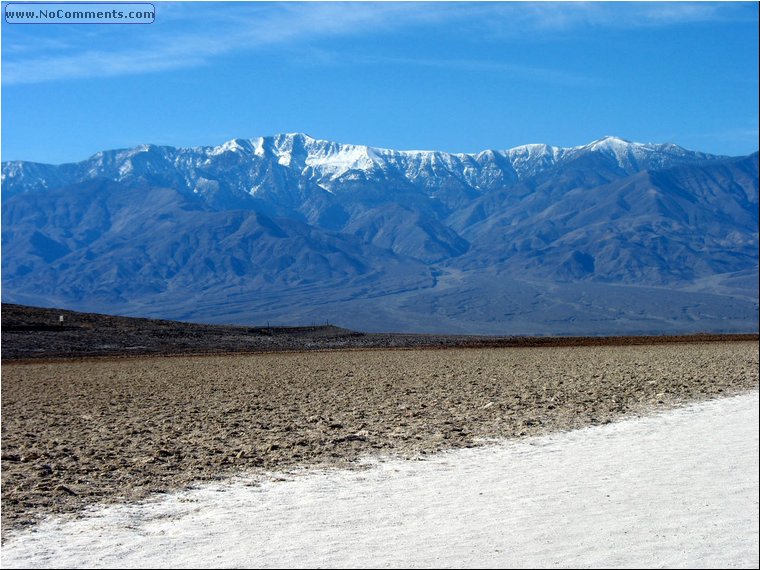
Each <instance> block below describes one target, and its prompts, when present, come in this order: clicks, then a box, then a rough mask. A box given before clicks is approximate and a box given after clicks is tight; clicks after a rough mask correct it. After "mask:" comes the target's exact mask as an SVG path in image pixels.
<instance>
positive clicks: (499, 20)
mask: <svg viewBox="0 0 760 570" xmlns="http://www.w3.org/2000/svg"><path fill="white" fill-rule="evenodd" d="M612 4H618V3H612ZM612 4H610V3H596V2H591V3H543V2H542V3H535V4H533V3H522V2H519V3H440V4H439V3H407V2H378V3H374V2H371V3H351V4H346V3H341V2H338V3H317V2H314V3H311V2H309V3H288V2H284V3H273V4H270V3H224V4H216V5H214V4H213V3H195V2H192V3H160V2H158V3H156V5H157V17H156V23H155V24H152V25H146V26H102V27H98V26H93V27H88V30H86V31H82V29H81V28H83V27H82V26H79V27H78V26H69V27H67V28H66V29H64V28H63V27H61V28H60V29H58V30H56V33H58V35H57V36H52V35H51V36H48V37H42V38H40V36H39V33H40V32H39V30H32V31H31V32H30V30H28V29H24V30H22V29H21V28H24V26H18V25H16V26H14V25H8V24H3V28H4V30H3V32H4V38H3V82H4V84H6V85H18V84H29V83H40V82H47V81H56V80H67V79H79V78H88V77H109V76H121V75H128V74H142V73H151V72H160V71H168V70H173V69H181V68H188V67H195V66H202V65H206V64H209V63H210V62H212V61H214V59H215V58H217V57H219V56H223V55H226V54H233V53H237V52H245V51H255V50H257V49H261V48H265V47H268V46H282V45H287V46H297V45H299V43H301V42H309V43H314V42H319V41H320V40H325V39H330V38H336V37H349V36H355V37H365V36H367V35H371V34H388V33H393V32H395V31H398V30H401V29H405V28H409V27H413V26H434V25H443V24H445V25H451V26H462V27H464V28H468V29H472V30H477V31H478V33H479V34H481V36H483V37H488V36H490V37H493V36H498V35H503V34H508V35H511V36H514V35H519V34H533V35H535V34H537V33H557V32H567V31H572V30H576V29H579V28H583V27H589V26H592V27H621V26H628V27H633V26H665V25H673V24H682V23H692V22H699V21H704V20H710V19H713V20H714V19H716V18H730V17H736V9H735V7H732V6H729V7H728V8H726V7H725V5H723V4H721V3H718V4H707V3H699V4H686V3H680V2H679V3H643V4H628V3H623V5H622V6H621V5H619V4H618V5H617V6H614V5H612ZM622 12H624V13H622ZM746 13H747V10H744V11H743V14H745V15H744V16H742V17H745V18H746ZM42 27H44V28H50V27H51V26H42ZM124 46H128V47H124ZM379 59H382V58H379ZM385 61H386V62H387V63H392V61H391V59H386V60H385ZM396 63H398V64H402V65H422V66H443V65H446V66H454V67H460V68H467V69H484V70H486V69H491V70H500V71H504V72H509V73H514V74H520V75H523V76H531V77H534V78H536V79H542V80H553V81H565V82H574V81H579V80H580V81H583V80H585V79H588V78H581V77H577V76H574V75H572V74H569V73H566V72H562V71H561V70H552V69H545V68H537V67H531V66H520V65H518V64H514V63H503V62H487V61H486V62H483V61H471V60H467V59H461V60H451V59H449V60H446V61H444V60H435V59H430V58H409V59H406V60H404V59H403V58H402V59H397V60H396Z"/></svg>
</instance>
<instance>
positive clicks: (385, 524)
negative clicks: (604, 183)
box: [2, 391, 759, 568]
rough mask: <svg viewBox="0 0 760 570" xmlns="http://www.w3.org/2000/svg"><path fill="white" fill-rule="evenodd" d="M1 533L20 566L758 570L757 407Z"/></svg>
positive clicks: (730, 403) (173, 498) (375, 465)
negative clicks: (694, 569) (705, 569)
mask: <svg viewBox="0 0 760 570" xmlns="http://www.w3.org/2000/svg"><path fill="white" fill-rule="evenodd" d="M285 477H286V478H287V479H288V480H286V481H272V480H268V481H266V482H264V483H262V484H261V485H252V482H253V480H252V479H245V478H240V479H239V480H236V481H234V482H232V483H227V484H224V485H214V486H205V487H202V488H199V489H196V490H191V491H185V492H181V493H176V494H173V495H169V496H167V497H165V498H163V499H161V500H156V501H152V502H149V503H144V504H138V505H120V506H112V507H105V508H100V509H98V510H95V511H93V512H92V513H91V514H90V515H89V516H88V517H87V518H84V519H80V520H70V519H51V520H50V521H48V522H46V523H43V524H41V525H39V527H38V528H37V529H36V530H33V531H23V532H16V533H11V534H9V538H8V541H7V542H6V544H5V545H4V546H3V549H2V565H3V567H4V568H18V567H37V568H40V567H93V568H99V567H103V568H108V567H134V568H143V567H144V568H148V567H157V568H167V567H171V568H182V567H187V568H198V567H218V568H236V567H238V568H242V567H317V566H319V567H452V568H453V567H493V568H497V567H498V568H510V567H572V568H578V567H623V566H625V567H657V568H659V567H695V566H700V567H720V568H757V567H758V558H759V556H758V393H757V391H754V392H751V393H749V394H745V395H742V396H736V397H732V398H726V399H722V400H714V401H710V402H706V403H702V404H696V405H692V406H689V407H685V408H681V409H678V410H674V411H671V412H667V413H665V414H662V415H658V416H652V417H647V418H642V419H634V420H628V421H623V422H620V423H615V424H610V425H606V426H601V427H593V428H587V429H583V430H578V431H573V432H569V433H563V434H554V435H550V436H545V437H540V438H533V439H530V440H523V441H519V442H517V441H512V442H502V443H499V444H492V445H487V446H484V447H478V448H473V449H465V450H458V451H452V452H448V453H444V454H440V455H437V456H435V457H432V458H430V459H428V460H426V461H401V460H395V459H389V460H375V461H373V462H372V465H371V467H370V468H369V469H367V470H357V471H320V472H308V471H304V472H303V473H301V474H298V473H296V474H290V475H285Z"/></svg>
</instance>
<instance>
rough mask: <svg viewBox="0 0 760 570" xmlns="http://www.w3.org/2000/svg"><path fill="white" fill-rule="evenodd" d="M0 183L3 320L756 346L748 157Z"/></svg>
mask: <svg viewBox="0 0 760 570" xmlns="http://www.w3.org/2000/svg"><path fill="white" fill-rule="evenodd" d="M2 182H3V212H2V213H3V238H2V239H3V252H4V255H3V300H4V301H11V302H19V303H26V304H40V303H41V304H43V305H44V304H49V305H50V306H53V305H58V306H61V307H64V308H70V309H75V310H91V311H102V312H109V310H111V309H112V308H114V307H119V308H120V309H119V310H121V311H122V312H123V314H126V315H135V316H156V317H166V318H181V319H184V320H187V319H195V318H200V319H203V320H206V321H207V322H233V321H229V320H225V319H229V318H238V319H241V321H240V322H242V319H245V320H246V321H247V322H251V319H252V318H253V317H254V316H256V317H257V318H258V317H260V318H266V320H270V321H274V322H281V323H282V324H298V322H299V319H301V321H300V322H309V321H311V320H316V321H324V320H325V319H328V320H330V321H331V322H336V323H340V324H342V325H344V326H347V327H349V328H354V329H360V330H368V331H374V330H403V331H409V332H464V333H488V334H548V333H556V334H585V333H589V334H618V333H627V332H634V331H635V332H656V331H657V330H660V328H662V330H663V331H665V332H671V333H672V332H687V331H697V330H698V331H702V329H700V328H699V327H701V326H709V328H710V330H715V331H718V332H730V331H734V330H736V332H743V331H745V330H755V329H756V327H757V288H756V287H754V288H753V287H752V286H749V288H748V286H747V280H749V281H750V282H751V279H752V276H753V275H755V274H757V266H758V264H757V245H758V229H757V225H758V215H757V204H758V154H757V153H753V154H752V155H749V156H745V157H724V156H716V155H709V154H705V153H700V152H695V151H689V150H686V149H683V148H681V147H678V146H677V145H673V144H650V143H632V142H629V141H625V140H623V139H619V138H616V137H603V138H601V139H598V140H596V141H593V142H591V143H588V144H586V145H583V146H579V147H570V148H564V149H563V148H560V147H551V146H549V145H521V146H518V147H514V148H513V149H509V150H507V151H495V150H486V151H481V152H479V153H472V154H466V153H460V154H451V153H443V152H438V151H394V150H391V149H379V148H373V147H368V146H362V145H344V144H340V143H334V142H331V141H323V140H319V139H314V138H312V137H309V136H307V135H303V134H300V133H291V134H282V135H275V136H272V137H259V138H255V139H232V140H231V141H227V142H225V143H223V144H221V145H218V146H215V147H211V146H208V147H193V148H175V147H166V146H164V147H160V146H156V145H140V146H137V147H134V148H133V149H121V150H113V151H101V152H99V153H95V154H94V155H93V156H92V157H90V158H89V159H87V160H85V161H82V162H79V163H68V164H63V165H59V166H54V165H44V164H38V163H26V162H6V163H3V165H2ZM625 295H628V296H629V297H630V298H629V299H625V298H621V296H622V297H625ZM665 299H667V303H665V301H664V300H665ZM341 318H345V319H347V320H348V322H341ZM732 327H733V328H732ZM702 332H703V331H702Z"/></svg>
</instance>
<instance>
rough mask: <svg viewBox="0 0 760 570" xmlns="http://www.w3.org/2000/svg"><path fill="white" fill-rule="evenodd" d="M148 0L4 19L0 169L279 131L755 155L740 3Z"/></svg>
mask: <svg viewBox="0 0 760 570" xmlns="http://www.w3.org/2000/svg"><path fill="white" fill-rule="evenodd" d="M3 5H5V3H4V4H3ZM155 5H156V21H155V23H153V24H150V25H72V24H60V25H18V24H15V25H14V24H7V23H6V22H5V21H3V23H2V158H3V160H33V161H38V162H51V163H60V162H68V161H77V160H82V159H84V158H86V157H87V156H89V155H91V154H93V153H94V152H96V151H98V150H103V149H110V148H124V147H131V146H136V145H138V144H142V143H155V144H168V145H173V146H197V145H216V144H220V143H222V142H224V141H225V140H229V139H231V138H234V137H244V138H248V137H254V136H261V135H270V134H276V133H280V132H305V133H308V134H310V135H312V136H314V137H317V138H324V139H330V140H335V141H338V142H347V143H356V144H368V145H373V146H380V147H388V148H397V149H437V150H445V151H450V152H477V151H480V150H483V149H487V148H495V149H506V148H510V147H513V146H516V145H519V144H525V143H536V142H544V143H548V144H553V145H559V146H575V145H581V144H585V143H587V142H590V141H592V140H595V139H597V138H600V137H602V136H605V135H616V136H619V137H622V138H625V139H628V140H634V141H640V142H675V143H677V144H680V145H682V146H684V147H687V148H690V149H695V150H703V151H706V152H712V153H717V154H729V155H739V154H748V153H750V152H754V151H755V150H757V147H758V142H757V140H758V33H757V26H758V4H757V3H756V2H746V3H745V2H740V3H734V2H719V3H702V2H700V3H685V2H669V3H596V2H591V3H572V2H562V3H544V2H542V3H491V2H489V3H476V2H463V3H437V2H424V3H401V2H387V3H386V2H377V3H312V2H310V3H258V2H256V3H248V2H233V3H222V2H212V3H196V2H176V3H175V2H171V3H166V2H155Z"/></svg>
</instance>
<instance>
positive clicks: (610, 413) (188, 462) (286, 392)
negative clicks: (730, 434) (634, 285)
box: [2, 341, 758, 533]
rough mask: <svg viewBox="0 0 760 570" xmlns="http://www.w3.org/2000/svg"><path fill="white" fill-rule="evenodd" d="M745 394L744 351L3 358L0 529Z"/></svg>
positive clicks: (753, 351) (716, 347) (752, 356)
mask: <svg viewBox="0 0 760 570" xmlns="http://www.w3.org/2000/svg"><path fill="white" fill-rule="evenodd" d="M757 386H758V345H757V342H737V341H735V342H702V343H680V344H672V343H671V344H663V345H648V346H647V345H640V346H595V347H591V346H579V347H542V348H490V349H480V348H468V349H454V348H451V349H447V350H343V351H323V352H301V353H279V354H254V355H227V356H194V357H187V356H182V357H142V358H122V359H89V360H80V361H58V362H26V363H7V362H6V363H4V364H3V367H2V521H3V532H4V533H5V531H7V530H8V529H11V528H20V527H23V526H28V525H33V524H35V523H36V522H37V521H38V520H39V519H40V517H42V516H44V515H47V514H51V513H77V512H81V511H82V509H83V508H85V507H87V506H89V505H93V504H95V503H104V502H114V501H125V500H129V501H132V500H139V499H141V498H144V497H147V496H149V495H151V494H152V493H160V492H166V491H169V490H172V489H177V488H182V487H186V486H188V485H191V484H192V483H193V482H196V481H202V480H213V479H219V478H221V477H225V476H228V475H233V474H235V473H238V472H240V471H254V472H259V473H262V474H264V473H266V472H269V471H271V470H275V469H277V470H279V469H283V468H288V467H290V466H296V465H304V464H306V465H315V466H316V465H319V466H337V467H344V466H346V465H349V464H351V462H353V461H355V460H356V459H357V458H359V457H362V456H366V455H368V454H370V455H371V454H384V455H396V456H400V457H405V458H412V457H416V456H419V455H424V454H427V453H433V452H436V451H439V450H442V449H447V448H457V447H469V446H472V445H475V444H477V443H478V441H481V440H482V439H483V438H497V437H521V436H527V435H535V434H541V433H548V432H551V431H558V430H570V429H574V428H577V427H581V426H586V425H593V424H602V423H607V422H610V421H613V420H615V419H618V418H622V417H629V416H631V415H638V414H644V413H648V412H651V411H652V410H660V409H666V408H671V407H675V406H679V405H681V404H683V403H686V402H693V401H698V400H705V399H709V398H713V397H717V396H722V395H729V394H735V393H740V392H742V391H745V390H747V389H752V388H756V387H757Z"/></svg>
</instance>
